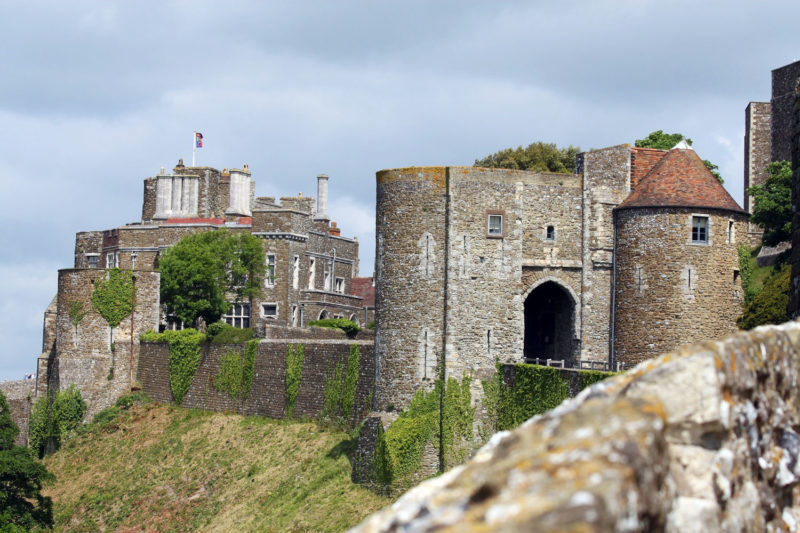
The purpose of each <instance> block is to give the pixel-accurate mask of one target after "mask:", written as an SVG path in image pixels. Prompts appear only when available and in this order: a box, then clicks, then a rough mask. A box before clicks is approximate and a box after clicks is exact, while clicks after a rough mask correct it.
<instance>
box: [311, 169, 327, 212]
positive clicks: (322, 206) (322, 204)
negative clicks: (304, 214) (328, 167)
mask: <svg viewBox="0 0 800 533" xmlns="http://www.w3.org/2000/svg"><path fill="white" fill-rule="evenodd" d="M314 220H330V218H328V175H327V174H320V175H319V176H317V214H316V216H315V217H314Z"/></svg>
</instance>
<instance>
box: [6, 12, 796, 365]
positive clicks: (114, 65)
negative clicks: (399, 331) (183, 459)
mask: <svg viewBox="0 0 800 533" xmlns="http://www.w3.org/2000/svg"><path fill="white" fill-rule="evenodd" d="M0 13H2V16H0V124H1V125H2V127H0V185H1V186H2V187H1V188H0V224H2V228H3V230H2V232H0V244H2V248H1V249H2V250H3V252H2V255H0V323H2V324H3V327H2V331H3V333H2V337H0V338H1V339H2V342H0V380H2V379H16V378H19V377H21V376H22V375H23V374H24V373H26V372H32V371H34V370H35V360H36V357H37V356H38V355H39V353H40V352H41V329H42V313H43V311H44V310H45V308H46V307H47V304H48V303H49V301H50V300H51V299H52V297H53V296H54V295H55V292H56V279H57V278H56V271H57V269H59V268H67V267H71V266H72V262H73V255H72V254H73V246H74V234H75V232H76V231H84V230H98V229H107V228H111V227H115V226H118V225H121V224H124V223H127V222H133V221H137V220H138V219H139V218H140V216H141V193H142V180H143V179H144V178H146V177H148V176H152V175H155V174H156V173H157V172H158V170H159V168H160V167H161V166H165V167H167V168H171V167H172V166H174V164H175V163H176V162H177V160H178V158H179V157H182V158H184V160H185V161H187V162H188V161H190V160H191V141H192V132H193V131H195V130H198V131H201V132H202V133H203V134H204V136H205V143H206V144H205V147H204V148H203V149H202V150H200V151H199V152H198V164H202V165H209V166H214V167H217V168H223V167H234V166H235V167H240V166H241V165H243V164H244V163H247V164H249V166H250V169H251V171H252V172H253V176H254V178H255V179H256V180H257V184H258V185H257V190H256V193H257V194H258V195H262V196H289V195H296V194H297V193H298V192H301V191H302V192H303V193H304V194H305V195H312V196H313V195H314V194H315V187H316V182H315V176H316V175H317V174H319V173H323V172H324V173H327V174H328V175H330V176H331V181H330V205H329V212H330V214H331V216H332V218H333V219H334V220H336V221H337V222H339V224H340V226H341V227H342V229H343V234H344V235H348V236H352V235H355V236H357V237H358V239H359V242H360V243H361V274H362V275H369V274H371V273H372V264H373V253H374V238H375V234H374V201H375V182H374V177H375V171H376V170H380V169H383V168H392V167H399V166H409V165H449V164H455V165H466V164H472V163H473V162H474V160H475V159H476V158H480V157H484V156H486V155H488V154H490V153H492V152H494V151H497V150H499V149H502V148H506V147H510V146H518V145H521V144H522V145H527V144H529V143H531V142H533V141H537V140H542V141H548V142H555V143H557V144H558V145H568V144H573V145H578V146H580V147H581V148H584V149H589V148H600V147H603V146H609V145H614V144H620V143H626V142H628V143H632V142H633V141H634V140H635V139H637V138H640V137H644V136H645V135H647V133H649V132H650V131H653V130H656V129H663V130H665V131H668V132H682V133H684V134H686V135H688V136H690V137H691V138H692V139H693V140H694V147H695V149H696V150H697V152H698V153H699V154H700V155H701V156H702V157H703V158H705V159H710V160H711V161H713V162H715V163H716V164H718V165H719V167H720V170H721V172H722V175H723V177H724V178H725V180H726V186H727V187H728V190H729V191H730V192H731V194H733V196H734V198H736V199H737V200H738V201H740V202H741V197H742V161H743V154H742V137H743V135H744V108H745V106H746V105H747V103H748V101H751V100H758V101H763V100H768V99H769V96H770V70H772V69H773V68H777V67H780V66H782V65H785V64H787V63H790V62H792V61H794V60H795V59H797V58H800V32H798V31H797V21H798V20H800V2H797V0H786V1H770V0H765V1H762V2H754V1H752V0H748V1H741V0H725V1H707V2H697V1H692V2H690V1H686V0H673V1H671V2H655V1H651V0H627V1H625V0H613V1H605V2H601V1H598V0H574V1H569V0H558V1H546V0H542V1H536V2H534V1H528V2H523V1H518V2H514V1H508V2H506V1H500V0H495V1H492V2H489V1H484V2H477V1H469V0H457V1H454V0H452V1H451V0H437V1H434V0H429V1H421V0H418V1H402V0H394V1H391V2H390V1H366V0H362V1H347V0H337V1H331V0H320V1H315V2H312V1H302V0H295V1H291V2H289V1H286V2H266V1H264V2H256V1H253V2H247V1H231V0H228V1H226V2H212V1H203V0H192V1H158V2H156V1H136V2H130V1H127V2H121V1H119V2H117V1H110V0H103V1H100V0H97V1H91V0H85V1H80V2H74V1H72V2H67V1H62V2H55V1H34V0H31V1H24V2H23V1H17V2H12V1H6V0H0Z"/></svg>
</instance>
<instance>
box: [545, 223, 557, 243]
mask: <svg viewBox="0 0 800 533" xmlns="http://www.w3.org/2000/svg"><path fill="white" fill-rule="evenodd" d="M545 238H546V239H547V240H548V241H554V240H556V228H555V226H547V235H546V237H545Z"/></svg>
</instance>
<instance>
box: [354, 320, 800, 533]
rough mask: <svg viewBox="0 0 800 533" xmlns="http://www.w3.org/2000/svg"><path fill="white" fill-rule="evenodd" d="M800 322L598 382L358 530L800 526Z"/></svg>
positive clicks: (501, 437)
mask: <svg viewBox="0 0 800 533" xmlns="http://www.w3.org/2000/svg"><path fill="white" fill-rule="evenodd" d="M798 375H800V323H798V322H791V323H787V324H784V325H781V326H768V327H761V328H757V329H756V330H754V331H752V332H747V333H738V334H736V335H734V336H732V337H730V338H728V339H726V340H724V341H721V342H709V343H705V344H702V345H697V346H694V347H690V348H686V349H682V350H680V351H677V352H672V353H668V354H666V355H663V356H662V357H660V358H658V359H655V360H652V361H648V362H646V363H643V364H641V365H639V366H638V367H636V368H634V369H632V370H631V371H629V372H627V373H626V374H623V375H620V376H617V377H615V378H612V379H608V380H605V381H603V382H600V383H597V384H595V385H594V386H592V387H590V388H588V389H586V390H585V391H584V392H582V393H581V394H580V395H579V396H578V397H577V398H575V399H573V400H569V401H567V402H565V403H563V404H562V405H561V406H559V407H558V408H556V409H554V410H553V411H551V412H549V413H547V414H545V415H542V416H538V417H534V418H533V419H531V420H529V421H528V422H526V423H525V424H523V425H522V426H521V427H519V428H517V429H516V430H514V431H513V432H511V433H507V432H504V433H499V434H497V435H495V436H494V437H493V438H492V440H491V441H490V442H489V444H487V446H485V447H484V448H483V449H482V450H481V451H479V452H478V454H477V455H476V456H475V457H474V458H473V459H472V460H471V461H470V462H469V463H467V464H466V465H463V466H460V467H457V468H455V469H453V470H451V471H449V472H447V473H445V474H444V475H442V476H439V477H437V478H434V479H432V480H429V481H427V482H425V483H423V484H421V485H419V486H418V487H416V488H414V489H412V490H411V491H409V492H407V493H406V494H405V495H404V496H403V497H402V498H400V500H398V501H397V502H396V503H395V504H394V505H393V506H392V507H391V508H389V509H386V510H384V511H381V512H379V513H377V514H375V515H373V516H371V517H370V518H368V519H367V520H366V521H365V522H364V523H362V524H361V525H360V526H358V527H357V528H355V529H354V531H362V532H367V531H370V532H372V531H398V530H406V529H413V530H414V531H425V530H432V529H435V528H436V529H448V530H456V529H457V530H458V531H471V530H481V531H487V530H525V531H656V530H665V531H675V532H677V531H787V530H796V528H797V527H798V525H800V489H798V481H800V460H799V459H800V435H798V428H800V412H798V409H797V406H798V405H800V379H798Z"/></svg>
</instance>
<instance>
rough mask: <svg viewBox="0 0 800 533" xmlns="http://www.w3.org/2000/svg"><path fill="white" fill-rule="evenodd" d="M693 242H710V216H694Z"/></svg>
mask: <svg viewBox="0 0 800 533" xmlns="http://www.w3.org/2000/svg"><path fill="white" fill-rule="evenodd" d="M692 242H694V243H707V242H708V217H696V216H693V217H692Z"/></svg>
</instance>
